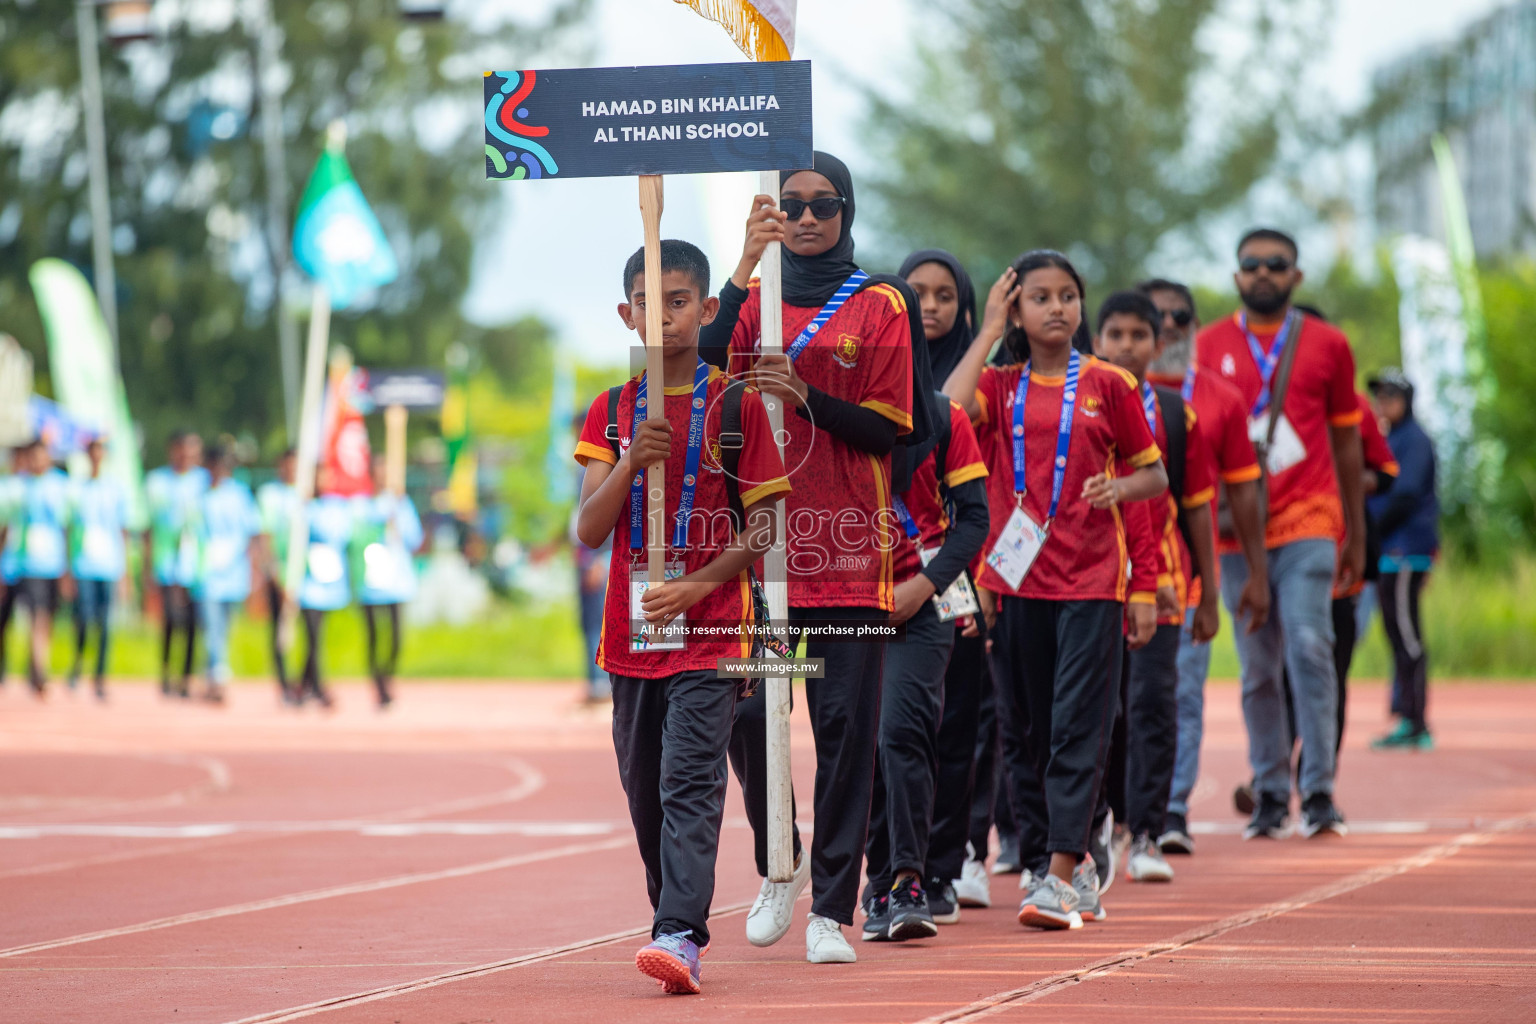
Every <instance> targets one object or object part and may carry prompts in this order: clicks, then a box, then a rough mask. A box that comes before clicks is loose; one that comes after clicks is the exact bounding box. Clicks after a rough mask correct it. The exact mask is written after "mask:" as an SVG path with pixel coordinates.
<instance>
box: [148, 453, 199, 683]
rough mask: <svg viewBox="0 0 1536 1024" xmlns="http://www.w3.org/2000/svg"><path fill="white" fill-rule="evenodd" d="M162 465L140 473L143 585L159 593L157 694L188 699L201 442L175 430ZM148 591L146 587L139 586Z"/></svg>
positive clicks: (194, 636) (193, 642)
mask: <svg viewBox="0 0 1536 1024" xmlns="http://www.w3.org/2000/svg"><path fill="white" fill-rule="evenodd" d="M166 452H167V464H166V465H164V466H161V467H159V468H158V469H152V470H150V471H149V472H148V473H146V474H145V475H144V499H145V501H146V502H147V503H148V505H149V531H148V532H147V533H146V534H145V535H144V547H145V551H144V555H145V557H144V564H145V566H146V571H145V575H146V577H147V579H146V582H148V580H149V579H152V580H153V582H154V584H155V586H156V587H158V588H159V591H160V615H161V621H162V623H163V630H162V633H161V638H160V692H161V693H162V694H164V695H165V696H167V697H168V696H171V694H172V693H173V692H174V693H175V695H176V696H179V697H183V698H185V697H189V696H191V693H190V690H189V689H188V683H189V681H190V680H191V678H192V657H193V651H194V649H195V648H196V646H197V608H196V604H195V603H194V600H193V597H192V586H193V584H194V583H196V581H197V561H198V554H197V536H196V534H195V532H194V531H193V529H192V519H193V516H194V515H195V514H196V512H197V505H198V501H199V500H200V499H201V498H202V495H203V492H204V491H205V490H207V489H208V471H207V470H205V469H204V468H203V467H202V461H203V439H202V438H200V437H198V436H197V435H196V434H194V433H192V432H191V431H189V430H178V431H176V432H175V433H174V434H172V435H171V439H170V441H169V442H168V444H167V449H166ZM145 590H146V591H147V590H148V586H146V587H145ZM177 633H182V634H183V635H184V636H185V639H186V646H185V648H184V650H183V656H182V662H181V681H180V684H179V685H178V686H176V687H175V688H174V691H173V689H172V686H171V645H172V642H173V641H174V639H175V637H176V634H177Z"/></svg>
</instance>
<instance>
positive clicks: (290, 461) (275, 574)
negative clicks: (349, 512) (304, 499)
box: [256, 448, 299, 704]
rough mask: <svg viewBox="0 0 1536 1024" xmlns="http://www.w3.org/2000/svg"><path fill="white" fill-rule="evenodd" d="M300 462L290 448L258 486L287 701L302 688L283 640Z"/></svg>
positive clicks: (266, 580) (276, 658)
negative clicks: (291, 674) (292, 681)
mask: <svg viewBox="0 0 1536 1024" xmlns="http://www.w3.org/2000/svg"><path fill="white" fill-rule="evenodd" d="M296 462H297V459H296V456H295V454H294V450H293V449H292V448H289V449H288V450H287V451H285V452H283V454H281V455H279V456H278V457H277V479H276V480H268V481H267V482H266V483H264V484H262V485H261V486H260V487H258V488H256V508H257V509H258V510H259V511H260V513H261V532H262V533H264V534H266V535H267V543H266V544H265V545H264V547H263V555H264V558H263V559H262V563H263V564H262V566H261V575H262V585H263V587H264V588H265V590H266V595H267V618H268V625H269V627H270V637H269V640H270V644H271V648H272V668H273V671H274V672H275V673H276V675H277V686H278V689H279V691H280V692H281V695H282V698H283V702H284V703H285V704H296V703H298V699H299V693H298V690H296V689H294V688H293V687H292V686H290V685H289V682H288V651H287V650H286V649H285V645H284V642H283V641H284V637H283V629H282V619H283V602H284V599H285V597H286V594H285V592H284V590H283V574H284V573H285V572H287V566H288V533H289V529H290V526H291V522H292V516H293V506H294V504H295V503H296V502H297V501H298V491H296V490H295V489H294V486H293V476H294V467H295V465H296Z"/></svg>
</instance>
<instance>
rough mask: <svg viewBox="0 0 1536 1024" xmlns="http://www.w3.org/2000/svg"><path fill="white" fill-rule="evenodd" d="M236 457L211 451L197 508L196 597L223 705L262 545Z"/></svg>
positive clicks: (211, 677)
mask: <svg viewBox="0 0 1536 1024" xmlns="http://www.w3.org/2000/svg"><path fill="white" fill-rule="evenodd" d="M234 468H235V453H234V452H233V451H232V450H231V449H229V448H227V447H226V446H224V445H222V444H215V445H212V446H211V447H210V448H209V450H208V472H209V482H208V490H207V491H205V492H203V496H202V499H201V501H200V502H199V504H198V513H197V542H198V556H199V570H200V571H199V574H198V583H197V597H198V609H199V614H200V615H201V616H202V621H203V638H204V639H203V646H204V647H205V649H206V651H207V657H208V690H207V693H206V696H207V698H208V700H210V701H212V702H214V703H223V701H224V691H225V687H226V686H228V685H229V680H230V676H231V672H230V668H229V624H230V620H231V619H232V618H233V617H234V615H235V612H236V611H238V610H239V608H240V605H241V603H242V602H244V601H245V599H246V598H247V597H249V596H250V594H251V556H252V548H253V542H254V543H255V544H258V545H259V538H260V536H261V517H260V515H259V514H258V513H257V511H256V500H255V499H254V498H252V497H251V489H250V488H249V487H247V486H246V485H245V484H243V483H241V482H240V481H239V480H235V479H233V478H232V477H231V476H230V474H231V473H232V472H234Z"/></svg>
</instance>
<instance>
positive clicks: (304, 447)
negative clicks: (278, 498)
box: [278, 282, 331, 650]
mask: <svg viewBox="0 0 1536 1024" xmlns="http://www.w3.org/2000/svg"><path fill="white" fill-rule="evenodd" d="M330 334H331V293H330V292H329V291H328V290H327V289H326V287H325V285H323V284H319V283H318V282H317V283H316V284H315V286H314V291H313V298H312V300H311V306H310V313H309V342H308V349H307V350H306V352H305V356H304V396H303V402H302V403H301V405H300V413H299V450H298V452H297V457H296V459H295V462H296V465H295V466H294V480H293V487H294V500H293V510H292V511H291V512H290V513H289V516H288V564H287V566H285V567H284V571H283V608H282V620H281V622H280V623H279V626H278V629H279V635H280V637H281V640H282V645H283V649H284V650H286V649H287V648H288V646H289V644H290V642H291V641H292V639H293V620H294V617H295V616H296V615H297V613H298V599H299V588H300V587H301V586H303V584H304V559H305V556H306V555H307V554H308V553H309V518H308V513H309V501H310V499H311V498H313V497H314V496H315V464H316V463H317V462H318V461H319V458H320V398H321V394H322V391H323V388H322V385H323V383H324V380H325V350H326V347H327V345H328V343H329V340H330Z"/></svg>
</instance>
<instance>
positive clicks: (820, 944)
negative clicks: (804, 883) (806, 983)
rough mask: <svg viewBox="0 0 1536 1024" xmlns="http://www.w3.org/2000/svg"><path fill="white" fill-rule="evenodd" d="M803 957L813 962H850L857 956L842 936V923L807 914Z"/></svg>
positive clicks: (855, 959) (818, 915)
mask: <svg viewBox="0 0 1536 1024" xmlns="http://www.w3.org/2000/svg"><path fill="white" fill-rule="evenodd" d="M805 918H806V920H807V921H808V922H810V923H809V924H807V925H806V926H805V958H806V959H807V960H809V961H810V962H811V963H813V964H851V963H854V962H856V961H857V960H858V959H859V958H858V955H857V954H856V953H854V951H853V947H852V946H850V945H848V940H847V939H845V938H843V928H842V925H840V924H838V923H837V922H836V921H834V920H832V919H831V918H830V917H822V916H821V915H820V914H807V915H805Z"/></svg>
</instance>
